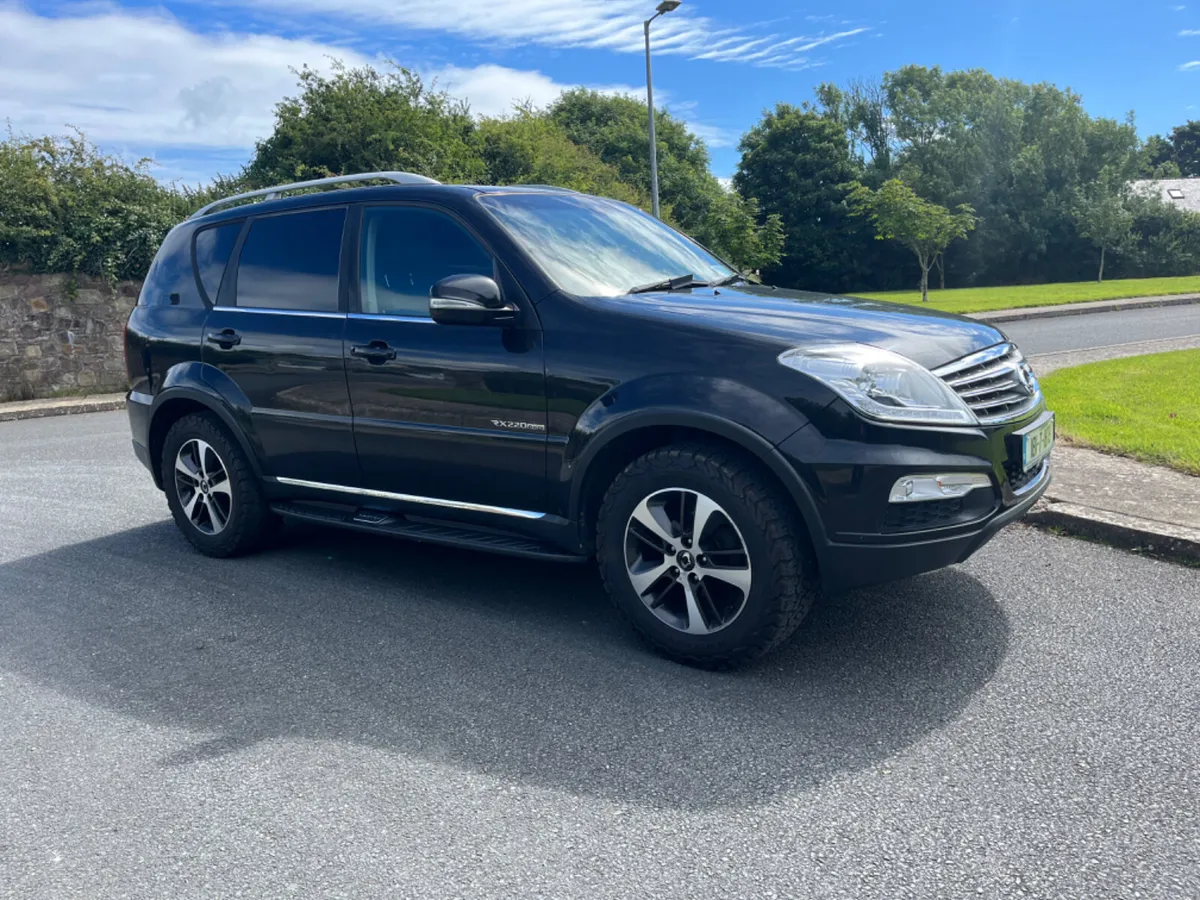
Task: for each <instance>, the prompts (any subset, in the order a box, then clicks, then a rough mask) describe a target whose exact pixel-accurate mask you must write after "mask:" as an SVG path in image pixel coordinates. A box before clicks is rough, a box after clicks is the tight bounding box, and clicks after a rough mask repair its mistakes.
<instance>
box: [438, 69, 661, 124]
mask: <svg viewBox="0 0 1200 900" xmlns="http://www.w3.org/2000/svg"><path fill="white" fill-rule="evenodd" d="M421 74H422V76H424V77H425V78H427V79H428V80H430V81H432V82H434V83H435V84H436V86H437V87H438V88H440V89H442V90H445V91H448V92H449V93H450V94H452V95H453V96H455V97H465V98H467V99H468V100H469V101H470V103H471V111H472V112H474V113H476V114H477V115H483V116H498V115H504V114H506V113H510V112H512V110H513V105H514V104H515V103H520V102H523V101H525V100H529V101H532V103H533V105H534V106H535V107H541V106H546V105H548V104H550V103H552V102H553V101H554V100H555V99H556V98H557V97H558V95H559V94H561V93H562V92H563V91H564V90H566V89H567V88H569V87H572V85H568V84H561V83H560V82H557V81H555V80H554V79H553V78H551V77H549V76H548V75H544V74H542V73H541V72H537V71H530V70H527V69H508V68H505V67H504V66H497V65H490V64H488V65H482V66H476V67H474V68H469V69H467V68H460V67H459V66H447V67H445V68H442V69H424V70H422V71H421ZM590 86H591V87H594V88H595V89H597V90H600V91H603V92H604V93H610V94H632V95H634V96H639V97H641V98H642V99H643V101H644V100H645V97H646V88H645V86H644V85H643V86H641V87H634V86H632V85H628V84H608V85H590ZM656 99H657V98H656Z"/></svg>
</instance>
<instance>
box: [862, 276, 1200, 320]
mask: <svg viewBox="0 0 1200 900" xmlns="http://www.w3.org/2000/svg"><path fill="white" fill-rule="evenodd" d="M1165 294H1200V275H1186V276H1181V277H1178V278H1127V279H1125V280H1123V281H1105V282H1099V281H1080V282H1075V283H1071V284H1022V285H1017V286H1015V287H985V288H958V289H956V290H948V291H930V292H929V302H928V303H925V304H922V303H921V292H920V291H888V292H885V293H882V294H855V296H856V297H869V298H870V299H872V300H888V301H891V302H893V303H912V304H915V305H917V306H922V305H924V306H927V307H929V308H930V309H940V310H942V311H944V312H952V313H973V312H987V311H989V310H993V309H1016V308H1019V307H1022V306H1057V305H1058V304H1060V303H1082V302H1084V301H1086V300H1121V299H1124V298H1127V297H1158V296H1162V295H1165Z"/></svg>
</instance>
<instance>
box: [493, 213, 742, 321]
mask: <svg viewBox="0 0 1200 900" xmlns="http://www.w3.org/2000/svg"><path fill="white" fill-rule="evenodd" d="M479 202H480V203H482V204H483V205H484V206H485V207H486V208H487V209H488V210H490V211H491V212H492V214H493V215H495V216H496V218H497V219H499V220H500V222H501V224H502V225H504V227H505V230H507V231H508V233H509V234H510V235H512V237H513V239H514V240H516V242H517V243H518V244H520V245H521V247H522V248H523V249H524V250H525V251H526V252H527V253H528V254H529V255H530V256H532V257H533V258H534V260H535V261H536V262H537V263H538V264H539V265H540V266H541V267H542V269H543V270H544V271H545V272H546V274H547V275H549V276H550V278H551V279H552V280H553V281H554V283H555V284H557V285H558V286H559V287H560V288H562V289H563V290H564V291H567V292H569V293H572V294H578V295H581V296H585V297H617V296H620V295H621V294H625V293H628V292H629V290H630V288H633V287H637V286H639V285H645V284H651V283H653V282H658V281H665V280H667V279H670V278H677V277H678V276H680V275H687V274H690V275H693V276H695V279H696V281H702V282H712V281H719V280H720V279H722V278H728V277H729V276H731V275H733V274H735V273H734V271H733V270H732V269H730V268H729V267H728V266H727V265H725V264H724V263H723V262H721V261H720V260H719V259H717V258H716V257H715V256H713V255H712V254H711V253H709V252H708V251H707V250H705V249H704V248H703V247H701V246H700V245H699V244H696V243H693V242H692V241H690V240H689V239H688V238H686V237H684V236H683V235H681V234H680V233H679V232H677V231H675V230H674V229H671V228H668V227H667V226H666V225H664V224H662V223H661V222H659V221H658V220H657V219H655V218H652V217H651V216H648V215H646V214H645V213H643V212H641V211H640V210H637V209H634V208H633V207H632V206H627V205H626V204H624V203H618V202H616V201H615V200H604V199H601V198H599V197H589V196H586V195H584V194H565V193H564V194H533V193H529V194H523V193H513V194H481V195H480V197H479Z"/></svg>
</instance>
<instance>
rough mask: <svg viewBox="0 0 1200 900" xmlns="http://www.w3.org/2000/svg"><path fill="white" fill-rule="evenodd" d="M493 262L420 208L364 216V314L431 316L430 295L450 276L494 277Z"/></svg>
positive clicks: (445, 219)
mask: <svg viewBox="0 0 1200 900" xmlns="http://www.w3.org/2000/svg"><path fill="white" fill-rule="evenodd" d="M494 269H495V266H494V265H493V263H492V257H491V256H490V255H489V254H488V252H487V251H486V250H484V249H483V247H482V246H480V244H479V242H478V241H476V240H475V238H473V237H472V236H471V234H470V233H469V232H468V231H467V230H466V229H465V228H464V227H463V226H462V225H459V224H458V222H456V221H455V220H454V219H452V218H451V217H450V216H448V215H446V214H445V213H441V212H437V211H436V210H432V209H425V208H423V207H419V206H376V207H368V208H367V209H366V210H364V212H363V225H362V260H361V263H360V271H361V277H362V284H361V286H360V288H361V289H360V297H361V305H362V311H363V312H364V313H372V314H375V315H390V316H420V317H428V316H429V289H430V288H431V287H433V285H434V283H435V282H438V281H441V280H442V279H443V278H447V277H449V276H451V275H487V276H489V277H490V276H492V274H493V272H494Z"/></svg>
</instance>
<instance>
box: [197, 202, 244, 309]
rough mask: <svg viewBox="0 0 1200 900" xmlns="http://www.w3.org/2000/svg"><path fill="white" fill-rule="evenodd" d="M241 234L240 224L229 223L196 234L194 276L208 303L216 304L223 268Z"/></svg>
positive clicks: (223, 273) (223, 272)
mask: <svg viewBox="0 0 1200 900" xmlns="http://www.w3.org/2000/svg"><path fill="white" fill-rule="evenodd" d="M241 233H242V222H240V221H238V222H229V223H228V224H225V225H217V226H216V227H214V228H205V229H204V230H203V231H199V232H197V233H196V275H197V276H198V277H199V278H200V286H201V287H202V288H204V295H205V297H206V298H207V299H208V302H209V303H216V302H217V292H218V291H219V290H220V289H221V279H222V278H223V277H224V276H225V266H226V264H227V263H228V262H229V257H230V255H231V254H232V253H233V245H234V244H236V243H237V239H238V235H239V234H241Z"/></svg>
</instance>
